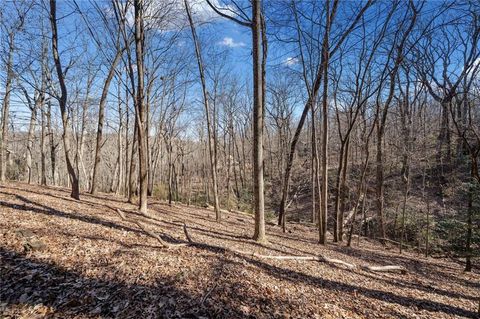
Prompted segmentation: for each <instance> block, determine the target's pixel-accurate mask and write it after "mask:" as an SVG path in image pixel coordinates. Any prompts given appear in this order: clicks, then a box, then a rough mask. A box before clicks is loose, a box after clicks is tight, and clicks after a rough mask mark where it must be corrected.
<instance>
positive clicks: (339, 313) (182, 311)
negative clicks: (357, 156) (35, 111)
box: [0, 183, 480, 318]
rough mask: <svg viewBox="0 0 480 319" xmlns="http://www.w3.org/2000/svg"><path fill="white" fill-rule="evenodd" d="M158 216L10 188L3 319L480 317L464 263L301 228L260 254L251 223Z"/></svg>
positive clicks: (3, 230) (202, 212) (101, 200)
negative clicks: (324, 241)
mask: <svg viewBox="0 0 480 319" xmlns="http://www.w3.org/2000/svg"><path fill="white" fill-rule="evenodd" d="M116 208H120V209H122V210H123V211H124V212H125V214H126V216H127V217H128V219H127V220H123V219H122V218H121V216H120V215H119V214H118V213H117V212H116V211H115V209H116ZM149 213H150V215H151V216H150V217H148V218H147V217H144V216H141V215H138V214H137V213H135V207H134V206H133V205H131V204H128V203H126V202H125V200H124V199H123V198H121V197H116V196H114V195H110V194H108V195H107V194H100V195H96V196H91V195H87V194H82V196H81V200H80V201H75V200H73V199H70V197H69V192H68V190H66V189H62V188H53V187H40V186H33V185H27V184H23V183H7V184H3V185H1V186H0V242H1V247H0V258H1V259H0V318H44V317H47V318H104V317H115V318H463V317H465V318H478V315H477V308H478V302H479V301H478V299H479V298H480V274H479V273H478V270H477V272H476V273H475V272H473V273H464V272H463V265H462V264H461V263H457V262H455V261H449V260H440V259H432V258H429V259H425V258H424V257H422V256H419V255H417V254H415V253H409V252H407V253H404V254H402V255H399V254H398V253H397V251H396V250H395V251H394V250H385V249H384V248H383V247H381V246H380V245H378V244H375V243H373V242H369V241H366V240H363V239H362V240H360V242H359V246H358V244H357V241H355V243H354V245H353V247H352V248H347V247H345V245H344V244H339V245H334V244H332V243H329V244H328V245H327V246H326V247H322V246H320V245H318V244H317V232H316V229H315V228H314V227H311V226H308V225H301V224H293V225H290V226H289V228H290V231H291V232H287V233H282V231H281V229H280V228H278V227H276V226H274V225H273V224H268V225H267V235H268V240H269V242H268V243H267V244H265V245H259V244H256V243H255V242H253V241H252V240H251V239H250V238H251V236H252V234H253V218H252V217H251V216H249V215H244V214H240V213H224V214H223V221H222V222H221V223H217V222H215V216H214V213H213V212H212V211H210V210H206V209H200V208H195V207H187V206H183V205H178V206H175V207H169V206H168V205H166V204H164V203H160V202H158V201H150V203H149ZM132 219H135V220H137V221H142V223H143V224H144V225H145V226H146V227H148V230H150V231H152V232H154V233H155V234H158V235H161V236H162V238H163V239H164V240H165V241H167V242H171V243H176V242H178V243H186V237H185V234H184V232H183V228H182V227H183V224H184V223H186V225H187V226H188V229H189V234H190V236H191V237H192V239H193V240H194V241H195V242H196V243H197V244H195V245H187V246H181V247H175V248H169V249H167V248H163V247H161V246H160V244H159V242H158V241H157V240H156V239H154V238H152V237H151V236H149V235H148V234H147V233H146V232H145V231H143V230H142V229H141V228H140V227H139V226H138V225H137V224H136V223H134V222H131V220H132ZM225 248H227V249H225ZM232 249H236V250H242V251H247V252H252V253H254V252H255V253H257V254H264V255H302V256H306V255H308V256H318V255H323V256H327V257H331V258H338V259H341V260H344V261H346V262H348V263H352V264H355V265H356V266H357V267H356V268H355V269H353V270H352V269H348V268H345V267H343V266H341V265H332V264H329V263H324V262H318V261H295V260H276V259H262V258H259V257H258V256H255V255H253V254H251V255H240V254H236V253H234V252H232ZM476 262H478V261H476ZM365 265H375V266H380V265H403V266H404V267H406V268H407V269H408V272H407V273H406V274H400V273H376V272H370V271H367V270H365V269H364V268H363V267H362V266H365Z"/></svg>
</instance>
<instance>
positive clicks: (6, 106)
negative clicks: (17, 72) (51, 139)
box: [0, 31, 15, 182]
mask: <svg viewBox="0 0 480 319" xmlns="http://www.w3.org/2000/svg"><path fill="white" fill-rule="evenodd" d="M14 39H15V36H14V32H13V31H12V32H11V33H10V35H9V42H10V43H9V49H8V60H7V79H6V81H5V95H4V97H3V103H2V136H1V138H0V181H2V182H3V181H5V177H6V173H7V164H8V161H7V155H6V153H7V148H8V121H9V119H8V117H9V113H10V95H11V91H12V82H13V53H14V48H15V46H14Z"/></svg>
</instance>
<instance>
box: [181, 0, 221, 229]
mask: <svg viewBox="0 0 480 319" xmlns="http://www.w3.org/2000/svg"><path fill="white" fill-rule="evenodd" d="M184 3H185V10H186V11H187V16H188V21H189V24H190V29H191V31H192V38H193V43H194V46H195V54H196V57H197V66H198V71H199V73H200V83H201V85H202V93H203V106H204V108H205V118H206V120H207V138H208V151H209V155H210V157H209V158H210V171H211V175H212V187H213V201H214V209H215V218H216V220H217V222H218V221H220V220H221V219H222V218H221V217H222V216H221V212H220V203H219V200H218V181H217V156H216V154H215V153H216V152H215V149H216V147H215V146H216V138H215V134H214V132H213V127H212V124H214V123H211V121H210V107H209V103H208V92H207V84H206V80H205V75H204V67H203V61H202V52H201V50H200V44H199V42H198V39H197V33H196V31H195V25H194V23H193V19H192V15H191V14H190V8H189V4H188V1H187V0H184Z"/></svg>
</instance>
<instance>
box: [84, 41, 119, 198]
mask: <svg viewBox="0 0 480 319" xmlns="http://www.w3.org/2000/svg"><path fill="white" fill-rule="evenodd" d="M122 53H123V50H118V51H117V54H116V55H115V58H114V59H113V62H112V65H111V66H110V69H109V70H108V75H107V78H106V79H105V83H104V85H103V90H102V95H101V97H100V102H99V104H98V126H97V143H96V146H95V159H94V161H93V173H92V187H91V189H90V193H91V194H95V192H96V191H97V175H98V170H99V167H100V161H101V150H102V139H103V123H104V118H105V105H106V103H107V97H108V89H109V88H110V83H111V82H112V79H113V76H114V75H115V69H116V68H117V65H118V63H119V62H120V61H121V57H122ZM119 93H120V92H119Z"/></svg>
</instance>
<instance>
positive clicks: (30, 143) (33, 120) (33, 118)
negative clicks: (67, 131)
mask: <svg viewBox="0 0 480 319" xmlns="http://www.w3.org/2000/svg"><path fill="white" fill-rule="evenodd" d="M37 100H38V98H37ZM37 104H38V102H37V101H35V105H34V106H33V107H32V109H31V115H30V124H29V126H28V135H27V156H26V164H27V166H26V169H27V172H26V178H27V182H28V184H31V183H32V174H33V171H32V149H33V137H34V132H35V124H36V122H37V107H38V105H37Z"/></svg>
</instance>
